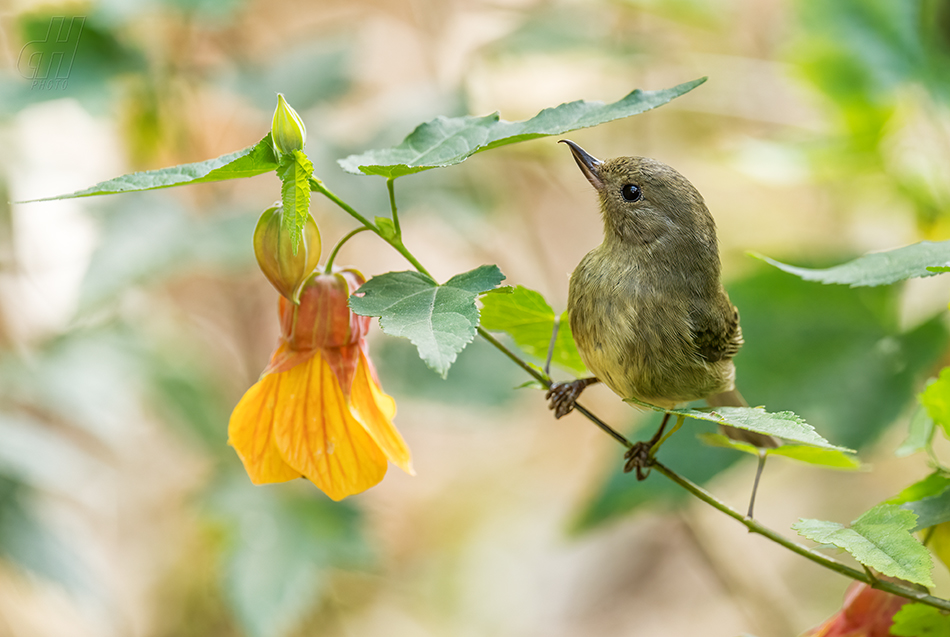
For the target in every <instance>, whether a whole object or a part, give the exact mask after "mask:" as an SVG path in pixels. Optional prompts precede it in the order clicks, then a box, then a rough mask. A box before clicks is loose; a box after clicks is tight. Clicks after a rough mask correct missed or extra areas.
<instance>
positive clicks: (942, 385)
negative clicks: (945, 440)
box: [920, 367, 950, 437]
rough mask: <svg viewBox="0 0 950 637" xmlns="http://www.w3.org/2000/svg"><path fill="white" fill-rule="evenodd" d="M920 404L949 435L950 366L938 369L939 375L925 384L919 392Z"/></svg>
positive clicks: (949, 435) (948, 435)
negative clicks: (924, 387)
mask: <svg viewBox="0 0 950 637" xmlns="http://www.w3.org/2000/svg"><path fill="white" fill-rule="evenodd" d="M920 404H921V405H923V406H924V407H925V408H926V409H927V414H928V415H929V416H930V417H931V418H932V419H933V421H934V422H935V423H936V424H938V425H940V426H941V427H943V431H944V433H945V434H946V435H947V437H950V367H944V368H943V369H942V370H940V376H939V377H938V378H937V380H935V381H934V382H932V383H930V384H929V385H927V388H926V389H924V391H923V392H921V394H920Z"/></svg>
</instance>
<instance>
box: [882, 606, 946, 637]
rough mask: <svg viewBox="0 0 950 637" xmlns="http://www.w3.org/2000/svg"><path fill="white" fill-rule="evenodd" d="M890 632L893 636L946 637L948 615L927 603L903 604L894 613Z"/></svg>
mask: <svg viewBox="0 0 950 637" xmlns="http://www.w3.org/2000/svg"><path fill="white" fill-rule="evenodd" d="M890 632H891V634H892V635H894V636H895V637H947V635H950V615H946V614H944V613H942V612H940V609H939V608H934V607H933V606H928V605H927V604H918V603H913V604H904V606H902V607H901V609H900V610H899V611H897V612H896V613H895V614H894V623H893V624H892V625H891V631H890Z"/></svg>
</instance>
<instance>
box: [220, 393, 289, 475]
mask: <svg viewBox="0 0 950 637" xmlns="http://www.w3.org/2000/svg"><path fill="white" fill-rule="evenodd" d="M283 376H284V375H283V374H270V375H268V376H265V377H264V378H262V379H261V380H259V381H258V382H257V383H255V384H254V385H253V386H252V387H251V388H250V389H248V390H247V392H246V393H245V394H244V397H243V398H241V401H240V402H239V403H238V404H237V407H235V408H234V411H233V412H231V420H230V422H229V423H228V443H229V444H230V445H231V446H232V447H234V449H235V451H237V454H238V456H239V457H240V458H241V462H243V463H244V469H245V470H246V471H247V475H248V476H250V478H251V482H253V483H254V484H267V483H269V482H286V481H288V480H293V479H294V478H299V477H300V472H299V471H295V470H294V469H293V468H292V467H291V466H290V465H288V464H287V463H286V462H284V459H283V458H282V457H281V455H280V452H279V451H278V450H277V447H276V446H275V445H274V436H273V432H274V409H275V407H276V405H277V397H278V396H279V394H280V389H281V385H282V384H284V383H283V381H284V380H285V379H284V378H283Z"/></svg>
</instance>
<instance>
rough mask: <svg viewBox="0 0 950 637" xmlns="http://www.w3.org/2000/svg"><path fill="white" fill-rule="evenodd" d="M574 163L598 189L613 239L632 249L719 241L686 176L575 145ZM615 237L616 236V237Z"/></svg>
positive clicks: (657, 164) (640, 160)
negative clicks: (601, 157) (601, 155)
mask: <svg viewBox="0 0 950 637" xmlns="http://www.w3.org/2000/svg"><path fill="white" fill-rule="evenodd" d="M561 141H562V142H564V143H566V144H567V145H568V146H570V148H571V153H573V155H574V160H575V161H576V162H577V165H578V166H579V167H580V169H581V171H582V172H583V173H584V176H585V177H587V180H588V181H589V182H590V183H591V185H593V186H594V188H595V189H596V190H597V194H598V196H599V197H600V206H601V211H602V213H603V217H604V233H605V236H606V238H607V239H608V240H611V239H615V238H616V239H619V240H620V241H621V242H622V243H624V244H625V245H628V246H636V245H651V244H654V243H657V242H659V244H661V245H662V244H670V245H671V246H672V245H677V244H680V243H681V242H684V241H685V242H696V241H699V242H701V243H703V244H705V245H708V244H709V243H710V242H711V244H712V245H713V246H715V243H716V229H715V223H714V222H713V219H712V216H711V215H710V214H709V210H708V209H707V208H706V204H705V203H704V202H703V198H702V195H700V194H699V191H698V190H696V188H695V187H694V186H693V184H691V183H690V182H689V181H688V180H687V179H686V178H685V177H683V175H681V174H679V173H678V172H677V171H675V170H674V169H672V168H670V167H669V166H667V165H666V164H664V163H661V162H658V161H656V160H655V159H650V158H649V157H616V158H614V159H608V160H605V161H601V160H599V159H596V158H595V157H593V156H591V155H590V154H589V153H588V152H587V151H585V150H584V149H583V148H581V147H580V146H578V145H577V144H575V143H574V142H572V141H569V140H566V139H563V140H561ZM612 235H613V236H612Z"/></svg>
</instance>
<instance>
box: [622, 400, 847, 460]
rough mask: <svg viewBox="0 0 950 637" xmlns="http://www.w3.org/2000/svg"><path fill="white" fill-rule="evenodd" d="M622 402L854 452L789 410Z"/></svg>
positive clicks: (805, 443)
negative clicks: (685, 407) (821, 433)
mask: <svg viewBox="0 0 950 637" xmlns="http://www.w3.org/2000/svg"><path fill="white" fill-rule="evenodd" d="M624 400H625V401H627V402H630V403H634V404H636V405H640V406H641V407H646V408H648V409H652V410H654V411H664V412H665V411H669V412H670V413H672V414H674V415H683V416H686V417H687V418H696V419H698V420H709V421H711V422H715V423H718V424H720V425H729V426H731V427H738V428H739V429H746V430H748V431H754V432H756V433H760V434H765V435H767V436H778V437H779V438H782V439H783V440H785V441H787V442H797V443H801V444H803V445H814V446H816V447H823V448H825V449H836V450H838V451H844V452H847V453H854V449H848V448H847V447H838V446H836V445H833V444H831V443H830V442H828V441H827V440H825V439H824V438H822V437H821V436H820V435H818V432H816V431H815V428H814V427H812V426H811V425H809V424H808V423H807V422H805V421H804V420H803V419H802V418H800V417H799V416H797V415H795V414H794V413H792V412H790V411H778V412H774V413H771V412H768V411H765V410H764V409H762V408H759V407H715V408H708V407H707V408H703V409H670V410H666V409H663V408H662V407H657V406H656V405H651V404H650V403H645V402H643V401H642V400H638V399H636V398H624Z"/></svg>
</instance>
